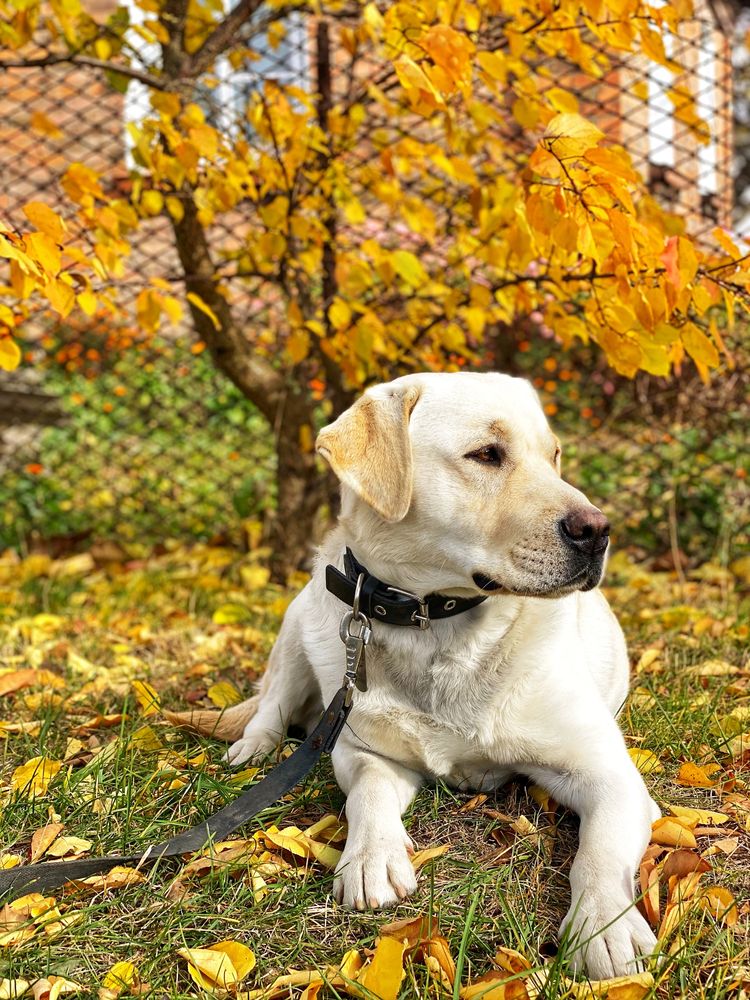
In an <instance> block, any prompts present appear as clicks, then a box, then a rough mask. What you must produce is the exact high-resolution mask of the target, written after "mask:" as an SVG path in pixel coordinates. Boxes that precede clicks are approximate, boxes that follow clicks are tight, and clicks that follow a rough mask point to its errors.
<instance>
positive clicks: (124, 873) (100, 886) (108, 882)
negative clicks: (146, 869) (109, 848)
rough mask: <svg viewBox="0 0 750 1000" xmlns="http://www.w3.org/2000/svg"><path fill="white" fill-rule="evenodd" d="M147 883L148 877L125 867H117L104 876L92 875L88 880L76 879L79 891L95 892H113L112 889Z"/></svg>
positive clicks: (136, 870)
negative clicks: (89, 890)
mask: <svg viewBox="0 0 750 1000" xmlns="http://www.w3.org/2000/svg"><path fill="white" fill-rule="evenodd" d="M145 881H146V876H145V875H144V874H143V873H142V872H139V871H138V869H137V868H128V867H126V866H125V865H115V867H114V868H111V869H110V870H109V871H108V872H104V874H103V875H90V876H89V877H88V878H84V879H76V880H75V885H76V887H77V888H79V889H91V890H93V891H94V892H111V891H112V889H123V888H125V887H126V886H129V885H140V883H141V882H145Z"/></svg>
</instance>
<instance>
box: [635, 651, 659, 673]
mask: <svg viewBox="0 0 750 1000" xmlns="http://www.w3.org/2000/svg"><path fill="white" fill-rule="evenodd" d="M661 653H662V651H661V649H656V648H654V647H651V648H649V649H645V650H644V651H643V653H642V654H641V656H640V659H639V660H638V662H637V663H636V665H635V672H636V673H637V674H642V673H644V672H648V669H649V667H650V666H651V665H652V664H653V663H655V662H656V661H657V660H658V659H659V658H660V657H661Z"/></svg>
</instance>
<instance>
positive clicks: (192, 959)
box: [177, 941, 255, 992]
mask: <svg viewBox="0 0 750 1000" xmlns="http://www.w3.org/2000/svg"><path fill="white" fill-rule="evenodd" d="M177 954H178V955H179V956H180V958H184V959H185V961H186V962H187V967H188V972H189V973H190V977H191V979H192V980H193V981H194V982H195V983H196V984H197V985H198V986H200V988H201V989H204V990H207V991H208V992H212V991H213V990H214V989H215V987H217V986H218V987H220V988H221V989H224V990H226V989H230V988H232V987H234V986H236V985H237V983H239V982H240V981H241V980H242V979H244V978H245V976H246V975H247V974H248V973H249V972H250V971H251V970H252V969H253V968H254V967H255V955H254V954H253V952H252V951H251V950H250V949H249V948H248V947H247V946H246V945H244V944H240V942H239V941H219V942H218V943H217V944H214V945H210V946H209V947H208V948H180V950H179V951H178V952H177ZM235 962H237V965H235Z"/></svg>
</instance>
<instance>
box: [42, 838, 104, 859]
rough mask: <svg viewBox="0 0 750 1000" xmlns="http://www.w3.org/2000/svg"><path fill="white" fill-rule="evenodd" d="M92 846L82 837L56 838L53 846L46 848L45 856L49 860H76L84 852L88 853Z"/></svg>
mask: <svg viewBox="0 0 750 1000" xmlns="http://www.w3.org/2000/svg"><path fill="white" fill-rule="evenodd" d="M93 846H94V845H93V844H92V843H91V841H90V840H84V839H83V838H82V837H58V838H57V840H56V841H55V842H54V844H52V846H51V847H48V848H47V856H48V857H50V858H65V857H76V858H77V857H78V856H79V855H81V854H84V853H85V852H86V851H90V850H91V848H92V847H93Z"/></svg>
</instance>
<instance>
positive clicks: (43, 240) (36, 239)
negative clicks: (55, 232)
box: [24, 233, 62, 278]
mask: <svg viewBox="0 0 750 1000" xmlns="http://www.w3.org/2000/svg"><path fill="white" fill-rule="evenodd" d="M24 242H25V243H26V249H27V251H28V254H29V256H30V257H32V258H33V259H34V260H35V261H36V262H37V263H38V264H39V266H40V267H41V268H42V270H43V271H44V273H45V274H47V275H49V277H50V278H54V277H55V276H56V275H57V274H59V272H60V265H61V263H62V253H61V251H60V248H59V246H58V245H57V243H56V242H55V240H54V239H52V237H51V236H48V235H47V233H28V235H27V236H26V237H25V238H24Z"/></svg>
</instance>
